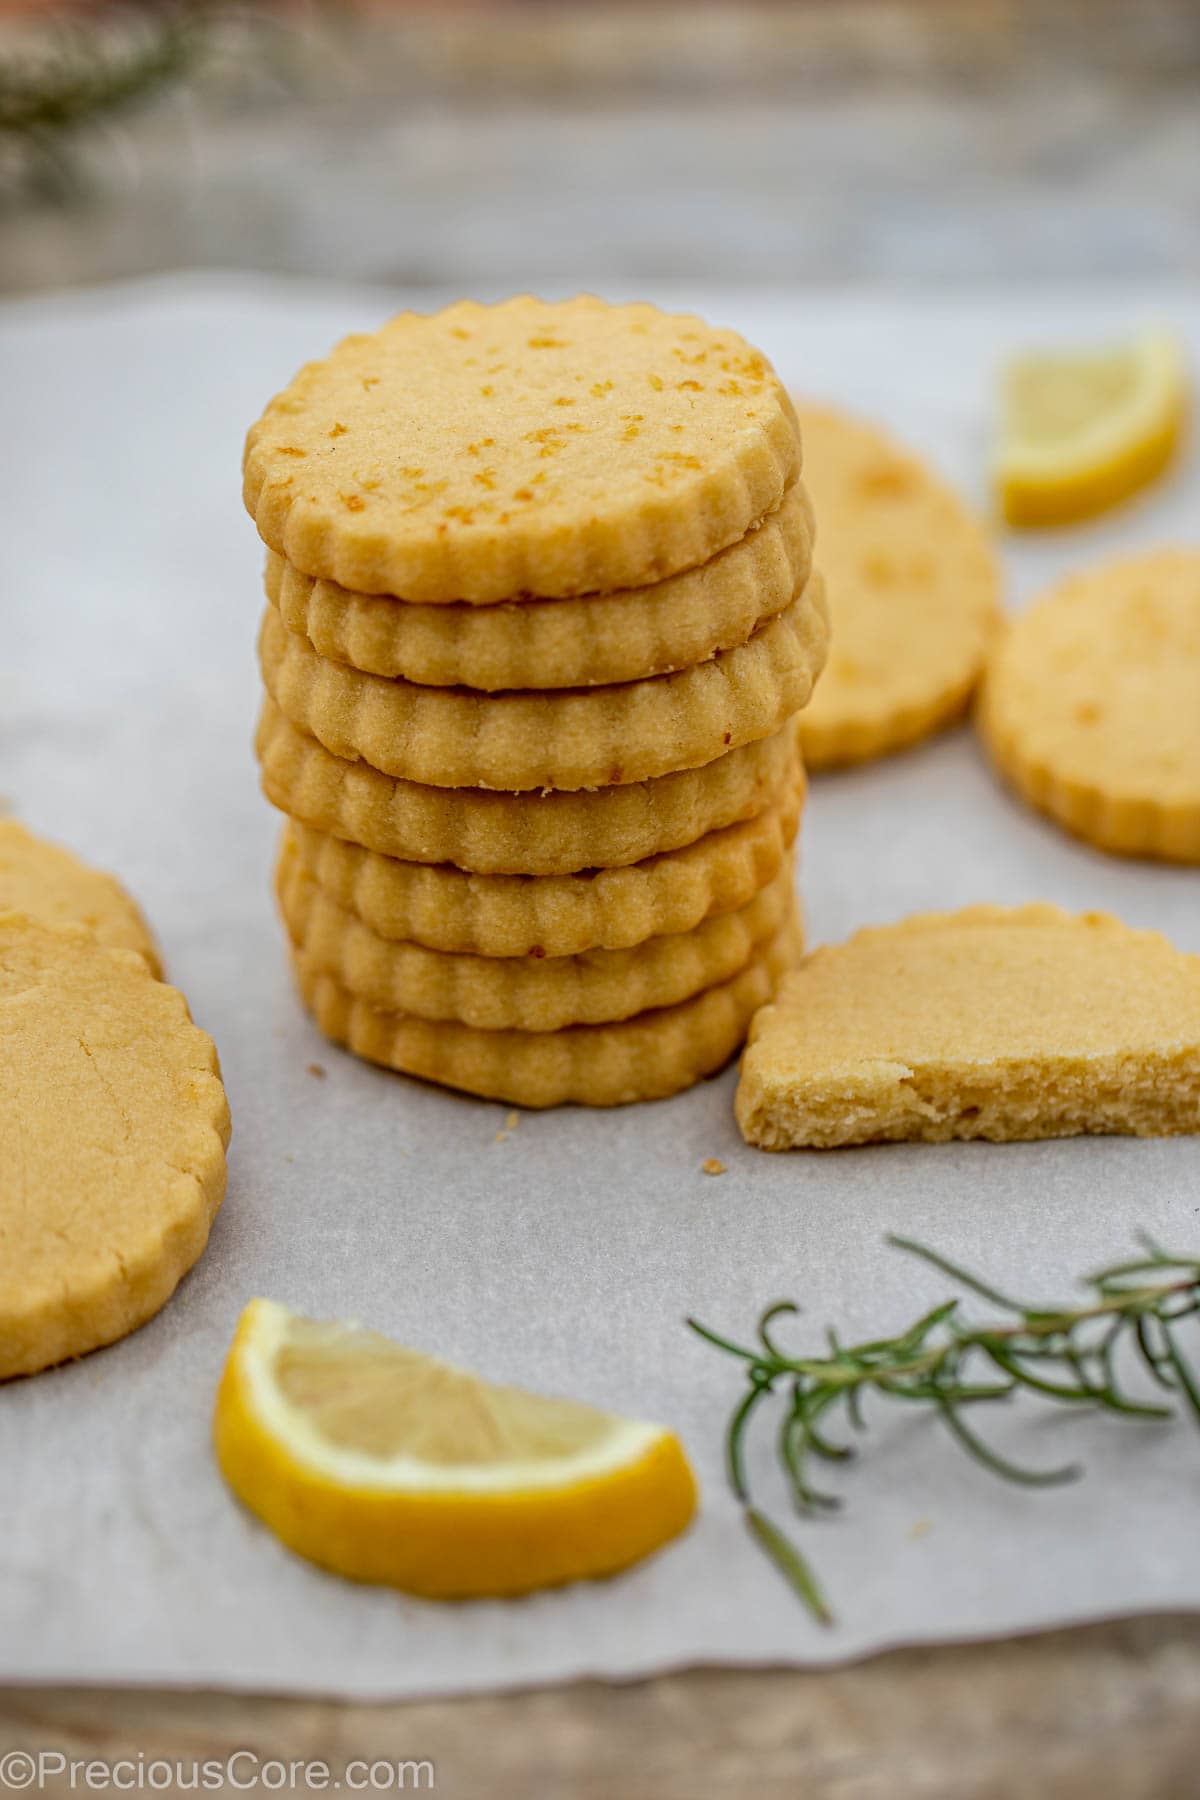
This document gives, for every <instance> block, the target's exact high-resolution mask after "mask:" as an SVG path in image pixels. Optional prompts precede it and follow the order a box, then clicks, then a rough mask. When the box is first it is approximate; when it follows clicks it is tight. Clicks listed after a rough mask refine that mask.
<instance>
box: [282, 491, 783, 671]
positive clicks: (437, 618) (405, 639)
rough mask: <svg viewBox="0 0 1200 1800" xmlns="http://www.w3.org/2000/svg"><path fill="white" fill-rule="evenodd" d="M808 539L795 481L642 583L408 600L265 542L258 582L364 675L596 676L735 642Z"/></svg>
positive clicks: (318, 641) (285, 613)
mask: <svg viewBox="0 0 1200 1800" xmlns="http://www.w3.org/2000/svg"><path fill="white" fill-rule="evenodd" d="M812 546H813V515H812V506H811V503H810V501H809V498H808V495H807V493H806V491H805V489H804V487H803V485H802V484H801V483H799V482H796V483H794V484H793V485H792V486H791V487H790V488H789V489H788V490H787V492H786V493H785V495H784V497H783V500H782V501H781V503H780V505H779V506H778V507H777V508H776V510H775V511H774V512H773V513H769V514H768V515H767V516H766V518H764V519H763V520H762V521H761V523H760V524H758V525H756V526H752V527H751V529H750V530H749V531H748V532H747V533H746V536H745V537H744V538H741V539H739V541H738V542H737V543H736V544H731V545H730V547H729V549H728V550H722V551H721V552H720V553H719V554H718V555H716V556H714V557H712V558H711V559H710V561H708V562H706V563H702V564H701V565H700V566H699V568H695V569H685V570H684V571H683V572H682V573H681V574H679V575H671V576H668V578H667V579H666V580H665V581H661V582H658V583H656V584H655V585H653V586H651V587H644V588H626V589H624V590H623V591H621V592H619V593H609V594H585V595H580V596H577V597H576V598H574V599H571V600H536V601H533V600H525V601H505V602H501V603H499V604H497V605H495V606H468V605H466V604H464V603H463V602H457V603H451V604H449V605H439V606H421V605H417V604H415V603H413V602H412V601H402V600H395V599H393V598H392V597H391V596H390V595H387V594H361V593H353V592H351V591H350V590H349V589H347V588H341V587H338V586H337V584H336V583H335V582H331V581H319V580H316V579H314V577H313V576H311V575H302V574H301V573H300V571H299V570H298V569H294V568H293V567H292V566H291V564H290V563H288V562H285V561H284V559H283V557H281V556H279V555H277V554H276V553H275V551H273V550H272V551H268V553H267V568H266V582H265V585H266V591H267V598H268V599H269V600H270V601H271V603H272V605H274V606H276V607H278V609H279V615H280V617H281V618H282V620H283V622H284V624H285V625H286V626H287V628H288V630H289V631H296V632H300V633H302V634H303V635H304V636H305V637H307V638H308V639H309V640H310V642H311V643H312V645H313V648H314V649H315V650H318V651H319V652H320V653H321V655H322V656H325V657H328V658H329V659H330V660H331V661H333V662H341V663H347V664H348V665H349V666H350V667H351V668H353V669H362V670H363V671H365V672H366V673H367V674H369V675H386V676H388V677H395V676H400V677H402V678H403V679H404V680H405V681H415V682H420V683H422V684H424V685H425V686H428V687H468V688H476V689H480V690H483V691H485V692H493V691H495V690H497V689H501V688H570V687H596V686H599V685H601V684H609V683H612V682H618V681H641V680H643V679H644V678H645V677H646V676H649V675H669V674H671V673H672V672H673V671H674V670H676V669H684V668H689V667H690V666H691V665H692V664H693V663H699V662H705V661H707V659H708V658H709V657H710V656H715V655H716V653H717V652H718V651H720V650H732V649H734V648H735V647H736V646H737V645H738V644H744V643H745V642H746V640H747V638H749V637H751V636H753V634H754V632H755V631H756V630H757V629H758V627H759V626H760V625H761V624H763V623H764V621H765V620H767V619H771V618H774V617H775V615H776V614H777V613H780V612H782V611H783V610H784V608H785V607H786V606H789V605H790V604H791V602H792V600H793V599H794V598H795V596H796V595H797V594H798V593H799V592H800V590H801V589H802V588H803V586H804V584H805V582H806V581H807V580H808V577H809V573H810V570H811V567H812Z"/></svg>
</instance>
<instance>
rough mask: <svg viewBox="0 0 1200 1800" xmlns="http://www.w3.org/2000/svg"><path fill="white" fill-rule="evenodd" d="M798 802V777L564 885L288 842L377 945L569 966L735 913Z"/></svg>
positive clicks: (772, 866) (312, 836)
mask: <svg viewBox="0 0 1200 1800" xmlns="http://www.w3.org/2000/svg"><path fill="white" fill-rule="evenodd" d="M803 798H804V783H803V775H802V773H801V771H800V769H799V768H798V767H797V769H796V770H795V772H794V774H792V775H790V776H789V778H788V781H787V783H786V784H785V786H784V787H783V789H781V791H780V794H779V795H778V797H777V798H775V799H773V800H772V801H771V802H770V803H769V804H768V805H766V806H765V807H764V808H763V810H762V811H761V812H759V813H757V814H756V815H755V816H754V818H752V819H746V820H744V821H742V822H741V823H740V824H737V825H727V826H725V828H724V829H723V830H720V831H710V832H708V833H707V834H706V835H705V836H704V837H702V838H699V839H697V841H696V842H695V843H694V844H687V845H685V846H684V848H683V849H681V850H666V851H664V852H663V853H662V854H661V855H659V856H651V857H647V858H646V860H645V861H644V862H637V863H632V864H629V865H627V866H626V867H624V868H617V869H585V870H581V871H579V872H578V873H576V874H574V875H471V874H468V873H467V872H466V871H465V870H463V869H456V868H454V867H453V866H452V865H450V864H448V863H413V862H401V861H399V860H398V859H397V858H396V857H392V856H381V855H379V854H378V852H377V851H374V850H364V849H363V848H362V847H361V845H359V844H348V843H346V842H345V840H344V839H342V838H336V837H329V836H328V835H327V834H326V833H325V832H320V831H313V830H311V829H310V828H309V827H308V826H306V825H299V824H297V823H296V822H295V820H292V821H291V822H290V823H289V824H288V826H287V831H286V837H287V839H288V841H289V842H290V843H291V844H292V845H293V846H294V847H295V850H296V852H297V854H298V856H299V858H300V860H301V862H302V863H303V864H304V867H305V868H306V869H307V870H308V871H309V873H310V874H311V875H312V876H314V878H315V879H316V880H317V882H318V883H319V884H320V886H321V887H322V888H323V889H324V890H325V892H326V893H327V894H329V895H330V896H331V898H332V899H333V900H335V901H336V902H337V904H338V905H339V906H340V907H343V908H344V909H345V910H346V911H347V912H350V913H353V914H354V915H355V916H356V917H357V918H359V919H361V920H362V922H363V923H364V924H365V925H366V926H368V927H369V928H370V930H371V931H373V932H376V933H378V935H379V936H380V937H385V938H401V939H407V940H409V941H411V942H414V943H418V944H425V945H426V946H427V947H428V948H429V949H431V950H446V951H450V952H464V953H466V954H469V955H475V956H533V957H539V956H578V955H579V954H580V953H581V952H582V951H585V950H625V949H628V948H629V946H630V945H632V944H640V943H643V942H644V941H645V940H646V939H647V938H650V937H659V936H662V935H663V934H664V933H667V932H678V931H691V930H692V929H693V927H695V926H697V925H699V924H700V923H701V922H702V921H703V920H704V919H707V918H710V917H712V916H713V915H714V914H716V913H725V912H733V911H735V910H736V909H737V908H738V907H740V906H744V905H745V904H746V903H747V901H749V900H752V899H753V898H754V896H755V894H757V893H758V892H759V890H760V889H761V888H763V887H765V886H766V885H767V883H768V882H769V881H771V880H772V879H773V878H774V877H775V876H776V875H777V874H778V873H779V870H780V869H781V868H782V867H783V862H784V858H785V857H786V855H787V853H788V850H789V849H790V847H791V845H792V842H793V840H794V838H795V836H796V829H797V826H798V825H799V822H800V811H801V807H802V804H803Z"/></svg>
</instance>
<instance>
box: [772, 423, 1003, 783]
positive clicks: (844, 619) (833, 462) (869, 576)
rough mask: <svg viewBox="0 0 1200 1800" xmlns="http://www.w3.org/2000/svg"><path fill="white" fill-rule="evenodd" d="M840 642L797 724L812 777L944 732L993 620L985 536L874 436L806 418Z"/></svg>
mask: <svg viewBox="0 0 1200 1800" xmlns="http://www.w3.org/2000/svg"><path fill="white" fill-rule="evenodd" d="M800 422H801V433H802V436H803V441H804V480H805V485H806V486H807V488H808V490H809V492H810V494H811V495H812V501H813V508H814V511H815V514H816V518H817V524H818V529H819V532H820V563H821V568H822V571H823V572H824V575H825V578H826V584H827V593H828V600H829V612H830V621H831V628H832V642H831V647H830V653H829V660H828V663H827V665H826V668H825V671H824V673H823V675H822V677H821V681H820V684H819V686H818V687H817V690H816V692H815V694H814V695H813V699H812V704H811V706H809V707H808V708H807V709H806V711H805V713H804V716H803V718H802V720H801V722H800V733H801V740H800V741H801V744H802V747H803V750H804V758H805V761H806V762H807V764H808V766H809V768H810V769H823V768H828V767H831V766H833V765H835V764H839V763H854V762H863V761H866V760H867V759H869V758H871V757H875V756H883V755H885V754H886V753H887V752H889V751H892V750H899V749H902V748H904V747H905V746H906V745H909V744H914V743H916V742H917V741H918V740H919V739H921V738H923V737H927V736H928V735H929V733H930V732H933V731H937V730H938V729H940V728H941V727H942V726H943V725H946V724H949V723H950V722H951V721H952V720H953V719H956V718H958V717H959V715H960V714H961V713H962V712H963V710H964V708H965V707H966V704H967V702H968V700H969V698H970V696H971V693H972V690H973V689H974V687H975V683H976V681H977V680H978V678H979V673H980V669H981V668H982V665H983V659H984V656H985V654H986V651H987V647H988V643H989V641H990V639H991V636H992V632H993V630H994V628H995V626H996V624H997V621H998V618H999V593H1000V576H999V567H998V564H997V561H996V557H995V554H994V551H993V549H992V546H991V543H990V542H989V539H988V536H987V533H986V532H985V530H984V529H983V527H982V525H981V524H980V523H979V522H978V521H977V520H976V519H974V518H973V517H972V515H971V513H970V512H969V511H968V509H967V507H966V506H965V504H964V503H963V501H962V500H961V499H960V498H959V496H958V495H957V494H956V493H954V492H953V490H952V489H950V488H949V487H947V486H946V484H945V483H944V482H942V481H940V480H939V479H938V477H937V476H935V475H934V474H933V473H932V471H931V470H930V469H928V468H927V467H926V466H925V464H924V463H922V462H921V461H920V460H919V459H918V458H917V457H915V456H913V455H911V454H910V453H909V452H908V451H907V450H904V449H902V448H901V447H900V446H899V445H898V444H896V443H894V442H893V441H892V440H891V439H890V438H888V437H887V436H885V435H884V433H883V432H881V431H879V430H878V429H877V428H876V427H875V426H873V425H868V424H866V423H864V422H861V421H859V420H856V419H852V418H849V417H847V416H846V415H845V414H843V413H840V412H835V411H833V410H832V409H830V408H827V407H820V406H812V405H808V404H804V405H802V406H801V408H800Z"/></svg>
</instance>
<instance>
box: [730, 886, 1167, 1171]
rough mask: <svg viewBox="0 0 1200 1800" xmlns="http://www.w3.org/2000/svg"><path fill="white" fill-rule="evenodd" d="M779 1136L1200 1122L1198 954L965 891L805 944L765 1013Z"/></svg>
mask: <svg viewBox="0 0 1200 1800" xmlns="http://www.w3.org/2000/svg"><path fill="white" fill-rule="evenodd" d="M736 1111H737V1118H738V1123H739V1125H740V1126H741V1128H742V1134H743V1136H744V1137H745V1138H746V1141H747V1142H748V1143H751V1144H758V1145H760V1146H761V1147H762V1148H763V1149H765V1150H782V1149H787V1148H788V1147H790V1146H796V1145H811V1146H814V1147H818V1148H825V1147H829V1146H832V1145H837V1144H862V1143H871V1142H874V1141H876V1140H881V1139H901V1138H923V1139H925V1140H926V1141H927V1142H931V1143H941V1142H944V1141H945V1140H947V1139H950V1138H992V1139H995V1140H999V1141H1002V1142H1003V1141H1007V1140H1012V1139H1022V1138H1045V1137H1070V1136H1073V1135H1075V1134H1077V1133H1079V1132H1121V1133H1133V1134H1135V1135H1137V1136H1139V1137H1150V1136H1170V1135H1174V1134H1176V1133H1179V1132H1194V1131H1200V956H1186V955H1184V954H1183V953H1182V952H1180V951H1178V950H1176V949H1174V948H1173V946H1172V945H1171V944H1170V943H1168V941H1167V940H1166V938H1164V937H1161V936H1160V935H1159V934H1158V933H1157V932H1154V931H1134V930H1131V929H1130V928H1129V927H1128V926H1126V925H1123V924H1121V922H1120V921H1119V920H1118V919H1113V918H1109V917H1108V916H1106V915H1105V914H1102V913H1082V914H1079V915H1072V914H1070V913H1065V912H1062V911H1060V910H1059V908H1058V907H1055V906H1022V907H1012V908H1006V907H997V906H975V907H968V908H966V909H965V910H964V911H962V912H957V913H938V914H922V915H919V916H918V917H916V918H912V919H906V920H904V921H902V922H901V923H900V924H898V925H892V926H885V927H882V928H875V929H872V930H868V931H860V932H857V933H856V934H855V936H854V937H852V938H850V939H849V941H848V942H847V943H845V944H837V945H833V946H827V947H823V948H821V949H819V950H814V951H813V952H812V954H811V955H809V956H807V957H805V959H804V961H803V962H802V963H801V965H800V967H799V968H798V969H797V970H796V971H795V972H794V973H793V974H792V975H790V976H789V977H788V978H787V980H786V981H785V982H784V983H783V985H782V986H781V988H780V991H779V994H778V996H777V998H776V1000H775V1003H774V1005H772V1006H768V1007H766V1008H764V1010H763V1011H762V1012H761V1013H760V1014H759V1015H758V1017H757V1018H756V1019H755V1021H754V1024H753V1026H752V1028H751V1042H750V1047H749V1049H748V1050H747V1051H746V1056H745V1060H744V1062H743V1064H742V1074H741V1081H740V1083H739V1085H738V1091H737V1100H736Z"/></svg>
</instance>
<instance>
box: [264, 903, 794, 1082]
mask: <svg viewBox="0 0 1200 1800" xmlns="http://www.w3.org/2000/svg"><path fill="white" fill-rule="evenodd" d="M800 947H801V934H800V928H799V925H798V923H797V922H796V921H795V919H792V920H791V921H789V923H788V924H787V925H785V926H784V927H783V929H782V930H781V931H780V932H779V933H778V934H777V936H776V937H775V939H774V940H773V941H772V943H771V944H770V945H769V946H768V947H767V948H766V949H765V950H764V951H763V953H762V954H761V955H760V956H759V957H757V958H756V959H755V960H754V961H753V962H752V963H750V964H749V965H748V966H747V967H746V968H745V969H743V970H742V971H741V973H740V974H738V975H735V976H734V977H733V979H732V980H731V981H727V982H724V983H722V985H721V986H719V987H711V988H705V989H704V991H703V992H702V993H699V994H697V995H695V996H694V997H693V998H692V999H691V1000H685V1001H683V1002H682V1003H681V1004H680V1005H678V1006H667V1007H662V1008H660V1009H659V1010H657V1011H655V1012H645V1013H639V1014H638V1015H637V1016H636V1017H634V1018H632V1019H623V1020H621V1021H620V1022H619V1023H617V1024H610V1025H572V1026H568V1027H567V1029H566V1030H564V1031H479V1030H476V1028H475V1027H474V1026H471V1025H460V1024H449V1023H445V1022H441V1023H433V1022H431V1021H430V1020H428V1019H416V1018H412V1017H410V1016H409V1015H407V1014H404V1013H389V1012H381V1011H379V1010H378V1009H377V1008H375V1007H373V1006H371V1005H370V1004H369V1003H368V1002H366V1001H365V1000H359V999H356V998H355V997H354V996H353V995H352V994H350V993H349V992H348V991H347V990H346V989H345V988H344V987H342V986H341V985H340V983H339V982H337V981H335V980H334V978H333V977H332V976H330V975H327V974H323V973H321V972H320V971H317V970H314V969H312V968H311V967H310V966H309V965H308V964H307V962H306V961H305V959H304V958H303V957H302V956H294V957H293V967H294V970H295V974H296V980H297V984H298V986H299V989H300V993H301V996H302V998H303V1000H304V1003H305V1005H306V1006H307V1007H308V1009H309V1011H310V1012H311V1013H312V1015H313V1017H314V1019H315V1020H316V1023H317V1024H318V1026H319V1027H320V1029H321V1030H322V1031H323V1032H324V1033H325V1035H326V1036H327V1037H330V1038H332V1039H333V1040H334V1041H335V1042H336V1043H339V1044H343V1045H345V1046H346V1048H347V1049H349V1050H352V1051H353V1052H354V1053H355V1055H357V1056H362V1057H365V1058H366V1059H367V1060H368V1061H369V1062H375V1063H380V1064H382V1065H383V1066H384V1067H386V1068H390V1069H394V1070H396V1071H398V1072H400V1073H403V1074H407V1075H417V1076H420V1077H422V1078H423V1079H425V1080H426V1081H435V1082H438V1083H439V1084H440V1085H442V1086H443V1087H451V1088H458V1089H460V1090H463V1091H465V1092H466V1093H471V1094H479V1095H482V1096H484V1097H486V1098H488V1099H492V1100H504V1101H507V1102H508V1103H509V1104H510V1105H513V1106H527V1107H531V1108H535V1107H544V1106H561V1105H563V1104H565V1103H567V1102H570V1101H575V1102H578V1103H579V1104H581V1105H584V1106H624V1105H627V1104H629V1103H631V1102H633V1101H635V1100H659V1099H664V1098H665V1097H666V1096H667V1095H668V1094H675V1093H678V1092H679V1091H680V1090H681V1089H683V1088H686V1087H690V1086H691V1085H692V1084H693V1083H694V1082H697V1081H700V1080H702V1079H703V1077H704V1076H706V1075H712V1074H714V1073H715V1072H716V1071H717V1070H718V1069H720V1068H721V1067H723V1065H724V1064H725V1063H727V1062H728V1061H729V1058H730V1057H731V1056H732V1055H733V1054H734V1052H735V1051H736V1050H737V1048H738V1046H739V1044H740V1043H741V1042H742V1039H743V1038H744V1036H745V1034H746V1027H747V1025H748V1024H749V1021H750V1019H751V1017H752V1016H753V1014H754V1012H755V1011H756V1010H757V1008H758V1007H759V1006H761V1005H762V1003H763V1001H764V1000H766V999H767V998H768V996H769V995H770V993H771V992H772V990H773V989H774V986H775V984H776V982H777V981H778V980H779V978H780V976H781V975H782V974H783V972H784V971H785V970H786V969H787V968H789V967H790V966H791V964H792V963H793V962H794V961H795V960H796V957H797V956H798V955H799V953H800Z"/></svg>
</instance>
